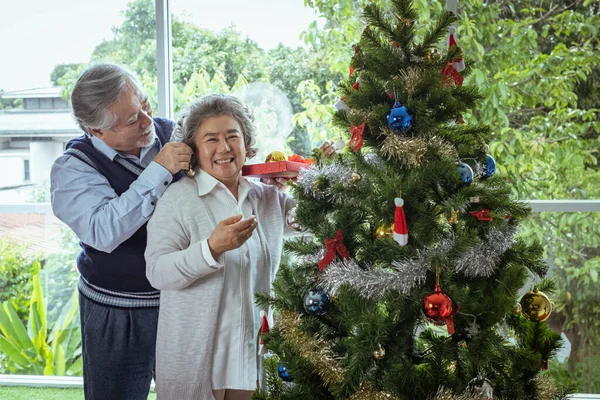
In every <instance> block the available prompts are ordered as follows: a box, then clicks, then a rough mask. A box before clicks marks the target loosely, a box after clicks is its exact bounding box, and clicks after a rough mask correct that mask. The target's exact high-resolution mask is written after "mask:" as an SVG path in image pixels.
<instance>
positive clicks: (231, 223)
mask: <svg viewBox="0 0 600 400" xmlns="http://www.w3.org/2000/svg"><path fill="white" fill-rule="evenodd" d="M242 217H243V216H242V215H235V216H233V217H229V218H225V219H224V220H223V221H221V222H219V224H218V225H217V227H216V228H215V230H214V231H213V233H212V234H211V235H210V237H209V238H208V248H209V249H210V252H211V254H212V256H213V258H214V259H215V260H216V259H217V258H219V257H220V256H221V254H223V253H225V252H226V251H229V250H233V249H237V248H238V247H240V246H241V245H243V244H244V243H246V241H247V240H248V239H250V236H252V232H254V229H256V226H257V225H258V222H257V221H256V217H255V216H254V215H253V216H251V217H249V218H246V219H244V220H242Z"/></svg>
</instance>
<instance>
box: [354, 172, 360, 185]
mask: <svg viewBox="0 0 600 400" xmlns="http://www.w3.org/2000/svg"><path fill="white" fill-rule="evenodd" d="M361 179H362V176H360V174H359V173H358V172H353V173H352V183H357V182H358V181H360V180H361Z"/></svg>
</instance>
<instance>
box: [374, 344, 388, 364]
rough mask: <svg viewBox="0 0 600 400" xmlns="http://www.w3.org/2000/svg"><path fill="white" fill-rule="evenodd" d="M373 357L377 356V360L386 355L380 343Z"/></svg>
mask: <svg viewBox="0 0 600 400" xmlns="http://www.w3.org/2000/svg"><path fill="white" fill-rule="evenodd" d="M373 357H375V359H376V360H381V359H382V358H383V357H385V349H384V348H383V347H381V345H380V344H378V345H377V350H375V351H374V352H373Z"/></svg>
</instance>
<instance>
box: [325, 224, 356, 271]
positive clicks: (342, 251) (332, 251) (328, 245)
mask: <svg viewBox="0 0 600 400" xmlns="http://www.w3.org/2000/svg"><path fill="white" fill-rule="evenodd" d="M325 250H326V251H325V255H324V256H323V259H321V261H319V270H321V271H323V270H324V269H325V267H326V266H328V265H329V264H330V263H331V262H332V261H333V259H334V258H335V255H336V254H337V255H339V256H340V258H341V259H342V260H345V259H348V258H350V252H349V251H348V249H347V248H346V246H344V235H343V234H342V230H341V229H338V230H337V232H336V234H335V237H334V238H332V239H326V240H325Z"/></svg>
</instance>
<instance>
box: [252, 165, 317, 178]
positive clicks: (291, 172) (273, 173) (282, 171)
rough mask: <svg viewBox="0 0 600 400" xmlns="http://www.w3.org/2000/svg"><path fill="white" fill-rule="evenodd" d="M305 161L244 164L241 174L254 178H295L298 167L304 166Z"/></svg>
mask: <svg viewBox="0 0 600 400" xmlns="http://www.w3.org/2000/svg"><path fill="white" fill-rule="evenodd" d="M306 166H307V164H306V163H301V162H296V161H273V162H267V163H262V164H252V165H244V166H243V167H242V175H244V176H254V177H256V178H290V179H291V178H295V177H297V176H298V172H299V171H300V168H303V167H306Z"/></svg>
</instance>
